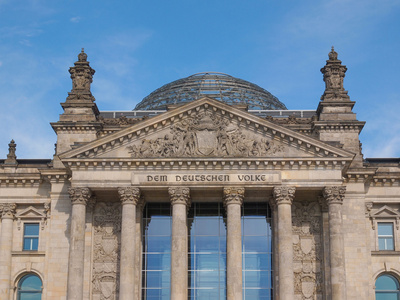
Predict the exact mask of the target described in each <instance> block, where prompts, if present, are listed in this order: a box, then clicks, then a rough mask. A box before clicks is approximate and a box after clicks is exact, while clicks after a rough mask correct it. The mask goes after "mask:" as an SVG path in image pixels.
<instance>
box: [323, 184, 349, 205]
mask: <svg viewBox="0 0 400 300" xmlns="http://www.w3.org/2000/svg"><path fill="white" fill-rule="evenodd" d="M345 194H346V187H345V186H326V187H324V189H323V190H322V195H323V196H324V199H325V201H326V203H327V204H328V205H331V204H343V198H344V195H345Z"/></svg>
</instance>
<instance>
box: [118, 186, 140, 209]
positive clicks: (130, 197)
mask: <svg viewBox="0 0 400 300" xmlns="http://www.w3.org/2000/svg"><path fill="white" fill-rule="evenodd" d="M118 194H119V199H120V200H121V203H122V205H124V204H134V205H136V204H137V203H138V201H139V200H140V189H139V188H137V187H133V186H129V187H123V188H119V189H118Z"/></svg>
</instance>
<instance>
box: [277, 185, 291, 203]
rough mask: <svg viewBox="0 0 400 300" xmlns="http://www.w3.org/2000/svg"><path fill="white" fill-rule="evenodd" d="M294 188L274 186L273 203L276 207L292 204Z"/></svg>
mask: <svg viewBox="0 0 400 300" xmlns="http://www.w3.org/2000/svg"><path fill="white" fill-rule="evenodd" d="M295 192H296V188H295V187H292V186H276V187H274V190H273V195H274V197H273V201H274V202H275V204H276V205H279V204H292V202H293V199H294V193H295Z"/></svg>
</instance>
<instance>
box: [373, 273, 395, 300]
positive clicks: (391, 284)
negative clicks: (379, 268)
mask: <svg viewBox="0 0 400 300" xmlns="http://www.w3.org/2000/svg"><path fill="white" fill-rule="evenodd" d="M375 296H376V300H399V299H400V292H399V282H398V281H397V279H396V278H394V277H393V276H391V275H382V276H379V277H378V279H377V280H376V282H375Z"/></svg>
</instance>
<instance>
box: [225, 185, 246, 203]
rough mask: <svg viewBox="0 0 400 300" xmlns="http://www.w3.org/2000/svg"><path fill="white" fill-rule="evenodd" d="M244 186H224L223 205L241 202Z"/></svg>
mask: <svg viewBox="0 0 400 300" xmlns="http://www.w3.org/2000/svg"><path fill="white" fill-rule="evenodd" d="M243 199H244V188H242V187H224V205H225V207H226V206H228V205H229V204H239V205H242V204H243Z"/></svg>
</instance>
